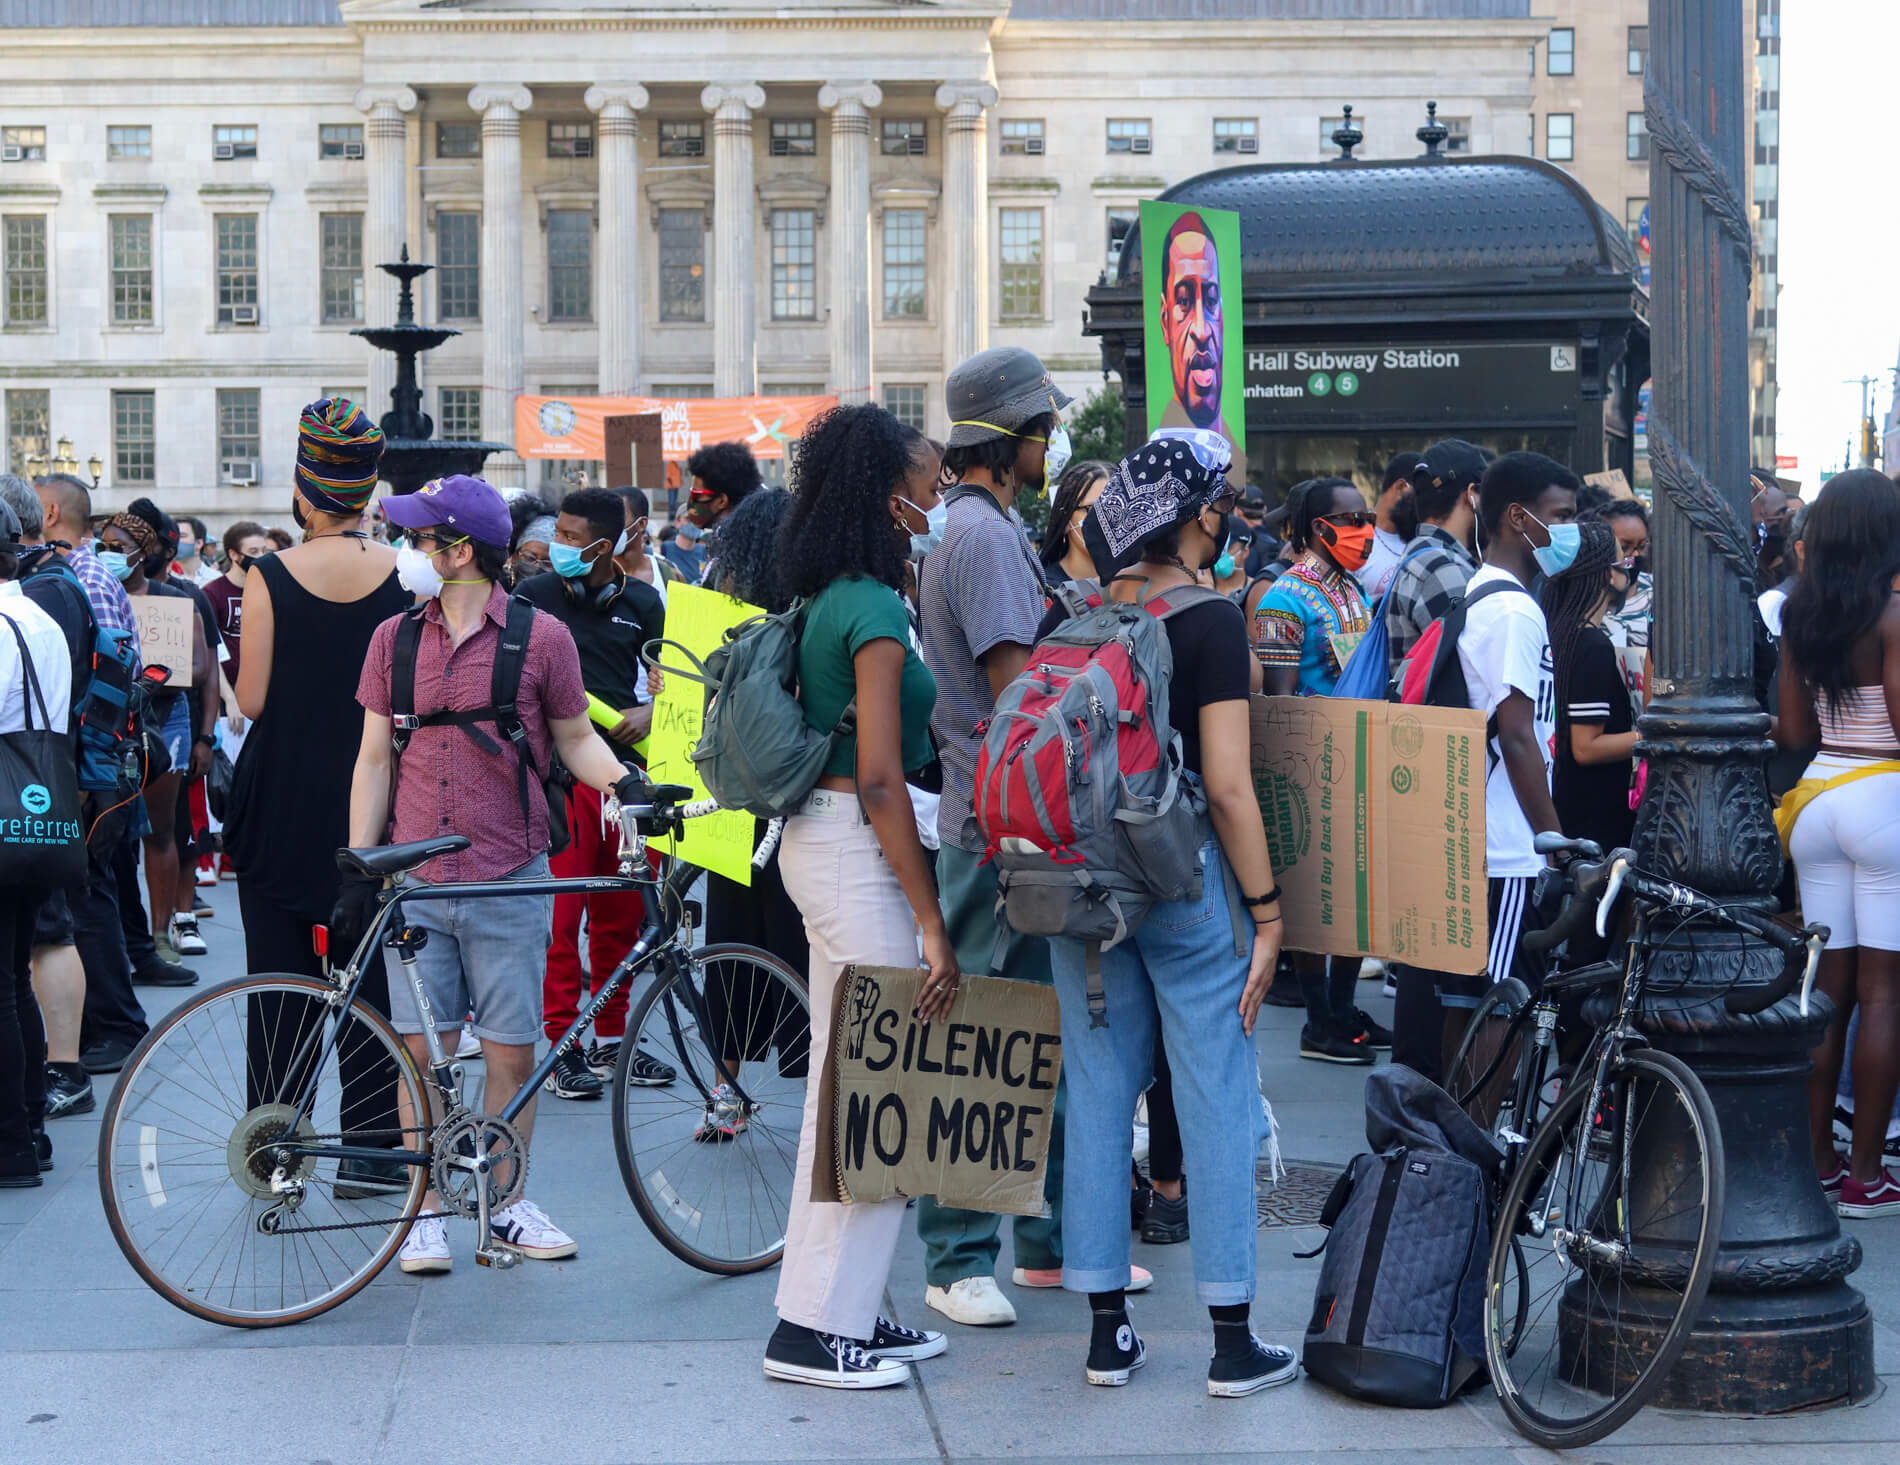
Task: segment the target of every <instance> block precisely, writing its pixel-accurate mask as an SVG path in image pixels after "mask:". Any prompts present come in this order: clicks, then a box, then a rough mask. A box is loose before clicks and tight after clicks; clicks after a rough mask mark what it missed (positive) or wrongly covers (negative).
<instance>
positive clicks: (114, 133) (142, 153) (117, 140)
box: [106, 127, 152, 158]
mask: <svg viewBox="0 0 1900 1465" xmlns="http://www.w3.org/2000/svg"><path fill="white" fill-rule="evenodd" d="M151 155H152V129H151V128H149V127H108V128H107V129H106V156H107V157H108V158H149V157H151Z"/></svg>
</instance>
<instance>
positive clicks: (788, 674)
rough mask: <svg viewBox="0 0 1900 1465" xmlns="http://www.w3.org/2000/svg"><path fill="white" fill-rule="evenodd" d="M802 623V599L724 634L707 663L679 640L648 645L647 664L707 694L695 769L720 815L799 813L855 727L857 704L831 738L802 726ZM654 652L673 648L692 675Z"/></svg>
mask: <svg viewBox="0 0 1900 1465" xmlns="http://www.w3.org/2000/svg"><path fill="white" fill-rule="evenodd" d="M804 620H805V602H804V601H802V600H800V601H794V602H793V604H792V606H791V608H790V609H789V610H786V611H783V612H781V613H780V614H778V615H761V616H754V617H753V618H752V619H751V620H749V621H742V622H740V623H739V624H738V625H736V626H734V627H733V628H732V629H731V630H729V631H727V632H726V639H725V640H724V641H723V642H722V643H721V644H720V645H719V646H718V648H717V649H715V650H714V651H713V652H712V654H711V655H709V656H708V657H707V658H706V659H705V660H704V661H703V662H702V661H701V660H700V659H699V658H698V657H697V656H695V655H694V654H693V653H692V652H691V651H688V650H687V649H686V648H685V647H684V646H682V645H680V644H679V642H677V641H656V642H652V643H650V644H649V647H648V650H647V659H648V662H649V664H651V665H655V666H659V668H660V670H661V671H662V672H664V673H665V674H666V675H667V676H669V677H684V678H686V679H687V680H688V681H692V682H698V683H699V684H700V685H701V686H703V687H705V689H706V713H705V719H704V721H703V722H702V723H701V724H700V731H699V741H698V742H697V743H696V744H694V746H693V767H694V768H695V769H696V770H697V772H698V773H699V777H700V781H701V782H702V783H704V784H705V785H706V792H707V793H709V794H711V795H712V796H713V798H714V799H716V800H718V803H719V807H720V808H722V809H743V810H744V811H745V812H746V813H748V814H751V815H753V816H755V817H757V818H760V819H777V818H780V817H781V816H783V815H786V814H795V813H797V812H798V809H799V806H800V805H802V804H803V803H804V802H805V797H806V795H808V794H809V793H810V792H811V791H812V789H813V788H814V787H815V786H816V785H817V783H818V779H819V775H821V774H822V773H823V772H824V768H825V760H826V759H827V758H829V757H830V756H831V749H832V745H833V743H835V742H836V741H837V739H838V738H840V737H843V736H848V735H849V734H850V733H851V732H852V731H853V730H854V729H855V728H856V726H857V715H856V707H857V704H856V703H855V702H853V703H852V704H851V705H850V706H847V707H846V708H845V710H844V716H843V717H841V718H839V720H838V724H837V726H836V727H834V728H832V730H831V731H830V732H821V731H820V730H819V729H817V728H815V727H813V726H812V725H811V724H810V723H808V722H806V721H805V709H804V708H803V707H801V706H800V705H799V702H798V637H799V632H800V630H801V629H802V627H803V625H804ZM654 646H667V647H671V648H672V649H673V650H675V651H677V652H678V653H679V654H680V655H681V656H683V657H685V658H686V660H687V661H689V662H691V663H692V670H690V671H689V670H685V669H683V668H680V667H675V666H665V665H662V664H661V663H660V662H659V661H658V659H657V658H656V657H655V656H654V655H653V652H652V648H653V647H654Z"/></svg>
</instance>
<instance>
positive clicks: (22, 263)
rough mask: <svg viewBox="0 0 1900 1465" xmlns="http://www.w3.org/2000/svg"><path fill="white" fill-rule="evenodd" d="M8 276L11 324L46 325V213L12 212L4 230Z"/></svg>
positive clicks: (8, 319)
mask: <svg viewBox="0 0 1900 1465" xmlns="http://www.w3.org/2000/svg"><path fill="white" fill-rule="evenodd" d="M0 242H3V243H4V250H5V261H4V266H5V269H6V276H7V313H6V320H5V324H7V325H10V326H43V325H45V324H46V323H47V314H46V302H47V291H46V216H45V215H44V214H8V215H7V216H6V228H5V230H4V232H0Z"/></svg>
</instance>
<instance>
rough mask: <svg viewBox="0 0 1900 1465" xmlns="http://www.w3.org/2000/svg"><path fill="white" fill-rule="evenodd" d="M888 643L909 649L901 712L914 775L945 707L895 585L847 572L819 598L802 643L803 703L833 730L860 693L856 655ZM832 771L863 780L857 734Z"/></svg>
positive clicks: (808, 612)
mask: <svg viewBox="0 0 1900 1465" xmlns="http://www.w3.org/2000/svg"><path fill="white" fill-rule="evenodd" d="M886 639H888V640H892V641H895V642H897V643H898V644H899V645H900V646H902V647H903V648H904V674H903V678H902V680H901V681H900V682H899V683H898V688H897V707H898V712H899V714H900V715H901V716H902V718H903V723H904V771H905V772H906V773H908V772H911V771H912V770H913V769H917V768H922V767H923V766H924V765H925V764H926V763H928V762H929V761H930V758H931V748H930V709H931V708H932V707H934V706H935V705H936V702H937V680H936V678H935V677H933V676H931V674H930V669H929V668H928V667H926V666H925V665H924V664H923V661H922V660H921V659H920V658H919V657H918V655H917V652H916V650H915V649H914V648H913V647H912V646H911V644H910V617H909V616H907V615H906V614H905V613H904V602H903V601H902V600H900V599H899V598H898V595H897V592H896V591H895V590H893V589H891V588H890V586H888V585H881V584H879V583H878V582H877V581H876V580H865V579H860V578H858V577H857V576H850V575H847V576H840V577H839V578H838V579H836V580H833V581H832V582H831V583H830V584H829V585H827V586H826V587H825V588H824V589H823V590H821V591H819V592H818V594H817V595H815V596H814V597H812V600H811V603H810V604H809V605H807V606H806V607H805V624H804V627H803V628H802V629H801V631H800V633H799V638H798V701H799V705H800V706H802V707H803V708H804V709H805V721H806V722H808V723H810V724H811V725H812V726H813V727H815V728H818V729H819V730H820V731H822V732H829V731H830V730H831V729H832V728H834V727H836V726H837V725H838V719H839V718H840V717H842V716H844V710H845V708H846V707H848V706H850V704H851V699H852V698H853V697H855V696H857V694H858V673H857V668H856V667H855V666H854V665H853V663H852V658H853V657H855V656H856V655H857V654H858V652H859V651H861V650H863V649H864V647H865V646H866V645H868V644H869V643H870V642H872V641H878V640H886ZM825 772H826V773H827V774H833V775H841V776H843V777H845V778H856V777H857V773H858V740H857V738H856V736H851V737H842V738H839V739H838V741H837V744H836V746H834V747H833V748H832V750H831V759H830V761H829V762H827V763H826V764H825Z"/></svg>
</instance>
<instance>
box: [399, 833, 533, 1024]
mask: <svg viewBox="0 0 1900 1465" xmlns="http://www.w3.org/2000/svg"><path fill="white" fill-rule="evenodd" d="M504 878H506V879H509V880H545V879H547V878H548V857H547V856H546V855H545V854H541V855H536V856H535V857H534V858H533V859H532V860H530V861H529V862H528V863H527V864H525V865H523V866H522V867H521V868H520V869H518V870H513V871H510V872H509V874H508V875H507V876H505V877H504ZM427 883H428V882H427V881H423V880H418V879H416V878H415V877H414V876H413V875H406V876H404V877H403V880H402V886H403V888H404V889H409V888H412V887H414V886H418V885H425V884H427ZM403 917H404V919H405V920H406V921H407V923H408V924H409V925H412V926H416V927H419V928H421V929H422V930H424V931H427V932H428V933H429V939H428V941H427V943H426V944H425V945H424V946H423V948H422V950H421V951H419V952H417V953H416V975H417V976H418V977H420V978H421V980H422V989H423V991H424V992H426V993H427V994H428V998H429V1007H430V1009H431V1010H432V1012H433V1014H434V1017H435V1025H436V1027H437V1028H439V1029H441V1030H442V1031H444V1032H446V1031H448V1030H450V1029H452V1028H459V1027H461V1026H462V1025H463V1022H464V1020H465V1019H466V1018H467V1016H468V1014H469V1013H471V1012H472V1013H474V1014H475V1021H474V1022H473V1023H471V1024H469V1026H470V1027H471V1028H472V1029H473V1031H474V1033H475V1036H476V1037H478V1038H487V1039H488V1040H489V1041H490V1042H491V1043H512V1044H516V1045H518V1046H523V1047H528V1046H532V1045H533V1044H534V1043H535V1042H537V1041H538V1040H539V1039H540V1037H541V980H542V977H543V976H544V975H545V973H546V971H547V964H548V943H549V941H550V939H551V938H552V935H553V930H554V897H553V896H552V895H491V896H488V897H486V898H485V899H483V898H476V897H469V896H462V897H456V898H454V899H449V900H418V901H414V902H411V903H409V904H406V905H404V906H403ZM389 1017H390V1021H391V1022H393V1023H394V1024H395V1027H396V1031H397V1032H399V1033H419V1032H421V1031H422V1017H421V1014H419V1013H418V1012H417V1011H416V998H415V993H414V992H412V991H411V990H410V988H409V981H408V978H407V977H406V976H405V974H404V971H403V968H402V965H401V963H399V962H397V961H394V960H392V961H391V962H390V967H389Z"/></svg>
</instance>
